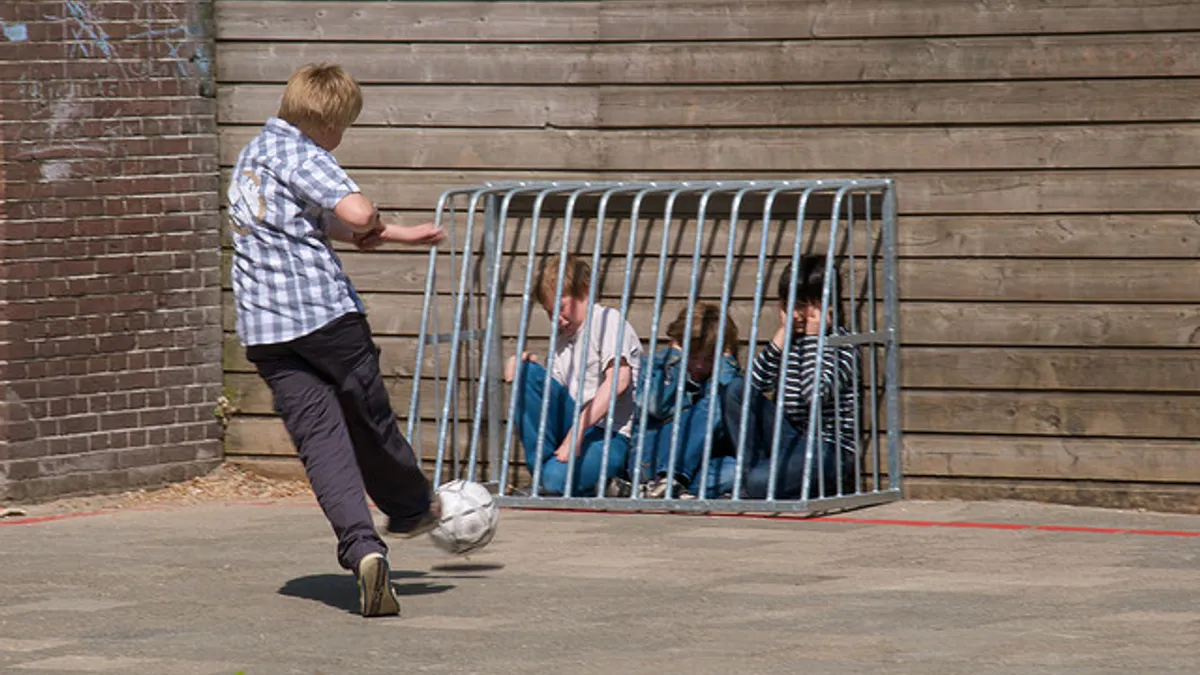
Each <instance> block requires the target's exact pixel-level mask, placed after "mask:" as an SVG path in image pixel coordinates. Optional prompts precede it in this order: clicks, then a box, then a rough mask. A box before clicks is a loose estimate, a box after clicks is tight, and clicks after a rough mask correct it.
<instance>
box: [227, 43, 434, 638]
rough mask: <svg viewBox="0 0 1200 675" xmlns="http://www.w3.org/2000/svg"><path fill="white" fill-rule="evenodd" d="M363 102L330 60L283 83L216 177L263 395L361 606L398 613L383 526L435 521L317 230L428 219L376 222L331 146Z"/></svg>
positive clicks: (349, 230) (349, 296)
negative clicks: (279, 420)
mask: <svg viewBox="0 0 1200 675" xmlns="http://www.w3.org/2000/svg"><path fill="white" fill-rule="evenodd" d="M361 110H362V91H361V90H360V89H359V86H358V83H357V82H356V81H355V80H354V78H352V77H350V76H349V75H348V74H346V72H345V71H344V70H342V69H341V68H340V67H338V66H335V65H308V66H305V67H303V68H301V69H300V70H298V71H296V72H295V73H294V74H293V75H292V76H291V78H289V79H288V82H287V87H286V89H285V90H284V93H283V100H282V102H281V104H280V106H279V112H278V115H277V116H276V117H272V118H271V119H269V120H267V123H266V125H265V126H264V127H263V129H262V131H261V132H260V133H259V134H258V135H257V136H255V137H254V139H252V140H251V141H250V142H249V143H248V144H247V145H246V147H245V148H243V149H242V151H241V154H239V155H238V160H237V164H236V165H235V166H234V170H233V178H232V180H231V184H230V187H229V214H230V221H231V222H230V224H231V226H232V229H233V248H234V259H233V273H232V277H233V292H234V300H235V305H236V308H237V333H238V337H239V338H240V339H241V341H242V344H243V345H245V346H246V358H247V359H249V360H250V362H252V363H253V364H254V366H255V368H257V369H258V373H259V375H261V376H262V378H263V379H264V380H265V381H266V382H267V384H268V385H269V386H270V388H271V392H272V393H273V394H274V399H275V409H276V411H277V412H278V413H279V414H280V415H281V416H282V417H283V423H284V426H285V427H287V430H288V434H289V435H290V436H291V438H292V442H293V443H294V444H295V446H296V452H297V454H298V455H299V456H300V460H301V461H302V462H303V464H304V470H305V472H306V473H307V475H308V480H309V483H310V484H311V485H312V488H313V492H314V493H316V496H317V501H318V502H319V503H320V505H321V509H322V510H323V511H324V513H325V517H326V518H327V519H328V520H329V524H330V525H331V526H332V527H333V531H334V534H335V535H336V536H337V558H338V562H339V563H340V564H341V565H342V567H344V568H345V569H348V570H351V571H353V572H354V574H355V576H356V577H357V579H358V584H359V590H360V594H361V602H362V615H363V616H386V615H394V614H398V613H399V612H400V603H399V601H398V600H397V598H396V594H395V591H394V590H393V588H392V585H391V580H390V578H389V568H388V563H387V557H386V556H387V546H386V545H385V544H384V542H383V541H382V539H380V536H379V533H378V532H377V531H376V529H375V526H374V523H373V520H372V518H371V511H370V509H369V507H368V506H367V502H366V499H365V497H364V495H363V492H364V490H365V491H366V494H368V495H370V497H371V499H372V500H373V501H374V502H375V504H376V505H377V506H378V507H379V509H380V510H381V511H383V512H384V513H385V514H386V515H387V517H388V523H387V526H386V530H387V531H388V532H392V533H397V534H403V535H406V536H416V535H418V534H422V533H424V532H428V531H429V530H431V529H432V528H433V527H435V526H436V524H437V521H438V511H439V508H438V502H437V500H434V499H432V494H431V488H430V484H429V481H428V479H426V477H425V475H424V474H423V473H422V472H421V468H420V466H419V464H418V462H417V459H416V456H415V455H414V453H413V449H412V446H410V445H409V444H408V441H407V440H406V439H405V438H404V436H403V435H401V433H400V430H399V428H398V426H397V424H396V415H395V413H394V412H393V411H392V407H391V403H390V401H389V400H388V394H387V390H386V389H385V388H384V384H383V377H382V375H381V373H380V370H379V348H378V347H376V346H375V343H374V341H373V340H372V338H371V329H370V326H368V324H367V321H366V316H365V312H364V309H363V304H362V301H361V299H360V298H359V297H358V293H357V292H356V291H355V290H354V285H353V284H351V283H350V279H349V278H348V277H347V276H346V273H345V272H344V271H343V270H342V265H341V262H340V260H339V259H338V256H337V254H336V253H334V250H333V246H332V245H331V243H330V240H336V241H341V242H347V243H351V244H354V245H355V246H356V247H357V248H358V249H359V250H370V249H373V248H376V247H378V246H379V245H381V244H383V243H385V242H396V243H401V244H411V245H433V244H436V243H438V242H439V241H441V240H442V239H443V238H444V237H445V235H444V233H443V232H442V230H441V229H440V228H438V227H436V226H434V225H432V224H426V225H419V226H416V227H400V226H397V225H384V224H382V223H381V222H380V220H379V212H378V211H377V210H376V209H375V206H374V205H372V204H371V202H370V201H369V200H368V199H367V198H366V197H364V196H363V195H362V194H361V192H360V190H359V188H358V186H357V185H356V184H355V183H354V181H353V180H351V179H350V177H349V176H348V175H346V172H345V171H343V170H342V168H341V166H339V165H338V162H337V160H336V159H334V157H333V155H332V154H331V153H332V152H333V150H334V149H335V148H336V147H337V146H338V145H339V144H340V143H341V141H342V134H343V133H344V132H345V130H346V129H347V128H348V127H349V126H350V125H351V124H352V123H353V122H354V120H355V119H357V118H358V114H359V112H360V111H361Z"/></svg>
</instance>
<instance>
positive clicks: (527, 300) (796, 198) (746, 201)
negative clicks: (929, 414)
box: [408, 179, 901, 513]
mask: <svg viewBox="0 0 1200 675" xmlns="http://www.w3.org/2000/svg"><path fill="white" fill-rule="evenodd" d="M436 219H437V223H438V224H439V225H441V226H442V227H443V228H445V229H446V230H447V231H448V234H449V237H448V239H447V242H446V243H445V244H443V245H442V246H441V247H439V249H435V250H434V251H431V252H430V255H429V261H428V269H427V278H426V285H425V294H424V302H423V306H422V312H421V322H420V337H419V339H418V341H417V361H416V367H415V369H414V377H413V388H412V397H411V401H410V409H409V420H408V433H409V437H410V438H413V435H414V429H416V430H417V431H418V432H419V429H420V426H421V425H420V422H421V421H423V420H424V421H425V422H426V423H429V422H432V423H433V424H434V425H435V426H434V428H436V432H434V433H435V436H436V438H435V440H434V449H435V453H436V454H435V456H434V460H433V461H434V466H433V473H434V480H435V482H437V483H439V484H440V483H441V482H444V481H446V480H450V479H453V478H464V479H466V480H473V481H479V482H484V483H485V484H487V485H489V487H490V488H491V489H492V490H493V491H494V492H495V493H496V494H497V495H498V500H499V501H500V503H501V504H504V505H508V506H517V507H526V506H537V507H541V508H572V509H578V508H583V509H597V510H654V511H680V512H683V511H691V512H794V513H810V512H816V511H828V510H835V509H844V508H852V507H857V506H863V505H868V504H876V503H881V502H885V501H891V500H894V499H898V498H899V496H900V488H901V469H900V443H901V431H900V412H899V410H900V409H899V388H898V383H899V338H898V334H897V326H898V310H899V303H898V294H897V289H896V276H897V271H896V266H897V261H896V194H895V186H894V183H893V181H892V180H890V179H836V180H834V179H831V180H729V181H722V180H717V181H709V180H704V181H655V182H641V181H616V182H606V181H550V182H519V181H517V182H494V183H485V184H483V185H478V186H470V187H463V188H456V189H453V190H448V191H446V192H445V193H444V194H442V196H441V198H440V199H439V200H438V204H437V216H436ZM446 271H448V272H449V274H448V277H449V284H450V287H449V288H448V289H446V288H445V287H443V286H441V285H439V283H438V274H439V273H443V272H446ZM443 278H445V277H443ZM564 298H575V300H576V301H577V302H576V303H573V304H569V303H565V302H564ZM552 313H553V314H554V316H553V317H552V316H551V314H552ZM789 316H790V317H795V318H794V319H793V322H792V323H791V324H790V325H792V330H787V329H786V328H785V327H784V326H783V319H784V317H789ZM447 317H448V318H447ZM560 317H561V320H560ZM805 317H807V318H805ZM439 321H441V322H443V323H448V324H449V326H448V327H449V329H450V330H449V331H448V332H439V330H440V329H444V328H446V327H447V326H444V325H443V326H439ZM564 331H565V332H564ZM427 348H429V349H431V350H432V351H433V356H434V359H433V361H434V363H433V372H432V373H423V372H422V371H423V367H424V363H425V357H426V349H427ZM526 352H532V353H534V354H536V355H537V356H538V357H540V361H539V362H538V363H536V364H531V363H526V362H525V361H522V360H518V363H519V365H516V364H514V367H513V368H512V369H511V371H510V372H507V373H506V368H505V364H506V362H507V361H508V360H509V359H510V358H511V357H513V356H514V355H522V354H524V353H526ZM443 360H444V361H445V364H444V365H445V366H446V367H445V368H443V367H442V365H443ZM430 376H431V377H430ZM423 377H424V378H425V379H424V380H423V379H422V378H423ZM430 379H432V391H430V388H431V387H430V382H429V380H430ZM443 383H444V386H443ZM610 394H611V395H610ZM422 397H431V398H425V399H424V400H425V401H426V402H429V401H432V402H433V404H434V406H433V410H432V411H429V410H428V407H427V408H426V409H425V412H422V410H423V409H422V407H421V406H420V403H421V402H422V400H423V399H422ZM585 425H586V426H585ZM580 427H583V428H580ZM414 445H416V446H417V447H420V442H419V439H414ZM572 449H573V450H572ZM560 457H565V461H560Z"/></svg>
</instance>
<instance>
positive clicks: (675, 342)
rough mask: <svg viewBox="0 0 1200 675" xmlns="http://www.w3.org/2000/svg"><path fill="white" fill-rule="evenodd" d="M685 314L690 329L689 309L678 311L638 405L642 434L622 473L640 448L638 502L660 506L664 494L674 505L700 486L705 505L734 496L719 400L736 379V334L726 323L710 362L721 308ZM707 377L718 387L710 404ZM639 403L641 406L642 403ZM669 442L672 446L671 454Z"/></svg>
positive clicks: (631, 469) (712, 306) (706, 307)
mask: <svg viewBox="0 0 1200 675" xmlns="http://www.w3.org/2000/svg"><path fill="white" fill-rule="evenodd" d="M691 314H692V316H691V319H692V322H691V325H690V326H689V325H688V308H687V307H684V308H682V309H680V310H679V314H678V315H677V316H676V317H675V320H674V321H672V322H671V323H670V325H668V326H667V337H668V338H669V339H670V343H669V344H668V346H666V347H664V348H663V349H660V350H658V351H657V352H656V353H655V354H654V358H653V359H652V360H651V363H650V369H651V371H650V374H649V383H648V387H647V390H648V391H647V392H646V393H645V399H644V400H645V413H646V426H645V428H644V431H643V433H642V434H641V439H640V440H639V439H638V437H637V436H636V435H635V440H634V442H633V445H632V446H631V448H630V456H629V469H628V471H629V476H630V478H633V477H634V473H635V472H634V469H635V468H636V465H637V464H638V457H637V454H638V449H639V446H640V449H641V460H640V469H639V470H638V471H637V477H638V480H639V482H641V481H646V482H645V484H644V485H642V486H640V489H639V497H642V498H646V499H660V498H662V497H665V496H667V494H668V492H669V493H670V495H671V496H674V497H683V498H688V497H694V496H699V494H700V490H701V483H702V482H704V483H705V492H706V494H705V495H704V496H705V497H707V498H713V497H717V496H721V495H723V494H726V493H728V492H729V491H731V490H732V488H733V473H732V469H733V465H732V464H731V460H732V457H731V455H732V454H733V453H732V445H731V444H730V443H729V436H728V434H727V433H726V428H725V418H724V415H723V414H722V410H721V399H722V397H723V396H724V395H725V390H726V388H727V387H728V386H729V385H730V384H731V383H732V382H734V381H735V380H737V379H740V378H741V377H742V369H741V366H740V365H739V364H738V329H737V325H736V324H735V323H734V322H733V319H732V318H731V317H729V316H726V317H725V336H724V344H723V349H722V350H721V351H722V354H721V357H720V359H719V360H715V361H714V353H715V351H716V347H717V337H718V335H717V334H718V332H719V328H720V322H721V308H720V307H719V306H718V305H716V304H713V303H699V304H697V305H696V306H695V307H694V308H693V309H692V312H691ZM685 336H688V337H689V339H688V358H687V363H686V364H685V363H684V362H683V343H684V339H685ZM713 377H715V378H716V379H717V395H716V397H715V398H714V397H713V396H710V392H711V391H712V388H711V386H712V381H711V380H712V378H713ZM680 378H683V380H684V382H683V391H682V393H680V392H679V381H680ZM639 400H642V398H641V396H639ZM677 403H678V405H679V410H678V415H676V404H677ZM714 406H715V407H716V410H713V411H712V412H711V414H710V408H712V407H714ZM676 435H678V438H677V445H675V446H674V450H673V451H672V447H673V446H672V442H673V441H676ZM707 436H711V437H712V442H711V446H710V447H711V451H712V456H711V457H710V461H709V468H708V478H707V480H706V481H701V480H700V470H701V468H702V467H703V460H704V443H705V437H707ZM672 455H674V460H673V464H674V467H673V468H674V474H673V476H672V477H671V478H670V480H671V481H672V482H673V485H668V474H669V473H670V469H671V468H672ZM668 488H670V490H669V491H668Z"/></svg>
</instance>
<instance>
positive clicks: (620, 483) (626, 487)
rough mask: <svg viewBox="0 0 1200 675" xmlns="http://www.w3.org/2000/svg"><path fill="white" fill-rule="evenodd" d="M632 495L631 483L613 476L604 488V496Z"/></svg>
mask: <svg viewBox="0 0 1200 675" xmlns="http://www.w3.org/2000/svg"><path fill="white" fill-rule="evenodd" d="M632 495H633V483H630V482H629V481H627V480H625V479H624V478H618V477H616V476H613V477H612V478H610V479H609V481H608V486H607V487H605V488H604V496H605V497H630V496H632Z"/></svg>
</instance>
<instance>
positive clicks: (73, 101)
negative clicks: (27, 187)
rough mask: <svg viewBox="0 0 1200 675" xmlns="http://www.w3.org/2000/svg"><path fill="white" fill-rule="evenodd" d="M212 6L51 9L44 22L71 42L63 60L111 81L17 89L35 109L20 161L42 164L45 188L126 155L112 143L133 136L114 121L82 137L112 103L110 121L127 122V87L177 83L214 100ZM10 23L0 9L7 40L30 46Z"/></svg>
mask: <svg viewBox="0 0 1200 675" xmlns="http://www.w3.org/2000/svg"><path fill="white" fill-rule="evenodd" d="M0 4H2V3H0ZM207 6H208V5H207V4H206V3H205V2H203V1H202V0H196V1H194V2H188V3H179V2H172V1H164V2H138V3H112V2H100V1H97V0H61V3H56V4H54V5H51V7H52V8H53V9H55V10H57V11H55V12H53V13H49V14H45V15H44V18H45V19H46V20H47V21H53V22H58V23H61V24H62V25H63V26H64V28H65V38H66V39H65V40H64V41H63V42H62V43H60V44H61V48H62V50H63V52H62V54H63V56H64V57H65V58H67V59H72V60H89V59H94V60H101V61H104V62H106V63H107V64H109V65H108V66H106V70H105V71H104V72H105V73H106V74H107V75H108V77H106V78H96V79H88V80H77V79H75V78H65V79H57V78H50V77H45V76H40V75H36V74H32V73H31V74H26V75H22V76H21V77H20V78H19V81H18V87H19V91H20V95H21V98H22V99H23V100H24V101H26V102H27V104H28V106H29V107H28V117H27V122H29V123H31V124H28V125H26V124H24V123H22V124H19V125H18V128H17V129H15V130H14V132H15V133H14V137H15V138H17V139H21V138H26V139H27V140H28V141H31V142H30V143H27V144H24V145H23V146H21V148H20V149H19V150H17V151H16V152H15V156H16V157H21V158H25V159H33V160H40V161H41V165H40V167H39V168H40V172H41V176H42V178H43V180H46V181H59V180H67V179H70V178H72V177H73V176H75V175H77V174H79V172H80V170H81V166H82V165H80V164H79V160H81V159H86V158H106V157H118V156H121V155H122V154H123V152H124V151H123V148H122V145H121V144H120V143H112V142H106V141H107V137H110V136H111V137H113V138H115V137H120V136H122V135H124V134H125V133H126V132H125V131H123V130H122V126H121V124H119V123H118V120H116V119H114V120H113V122H112V126H111V129H108V130H105V131H101V132H100V133H99V134H96V135H93V136H92V137H90V138H81V137H79V135H78V134H77V133H76V131H75V130H76V128H77V125H78V124H79V123H81V121H82V120H96V119H98V118H97V117H96V115H97V108H96V106H97V105H98V103H97V102H98V101H105V103H104V105H105V108H104V113H102V114H103V117H104V118H118V117H120V116H121V114H122V100H123V98H124V97H126V96H127V94H125V93H122V86H123V85H122V83H123V82H130V81H134V82H136V81H142V80H149V79H164V78H165V79H173V80H175V81H177V82H179V83H181V84H183V85H184V86H185V88H186V89H189V90H190V92H191V93H193V94H194V93H197V90H195V89H191V87H192V86H196V87H198V93H199V94H200V95H201V96H212V95H213V77H212V54H211V49H210V47H209V44H210V42H209V37H208V30H207V28H206V22H205V17H204V16H203V15H202V12H203V11H204V10H205V9H206V8H207ZM130 7H132V10H133V11H132V16H130V12H129V9H130ZM118 12H120V13H118ZM5 18H6V17H4V8H3V7H0V34H2V35H3V38H0V39H4V40H9V41H17V42H23V41H28V40H29V32H28V30H27V27H26V26H25V25H24V24H16V23H6V22H4V21H3V19H5ZM34 39H35V40H37V39H39V38H37V37H36V36H35V38H34ZM176 95H178V94H176ZM34 123H35V124H34ZM26 126H27V127H28V136H26V135H25V134H26V129H25V127H26ZM110 132H111V133H110Z"/></svg>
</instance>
